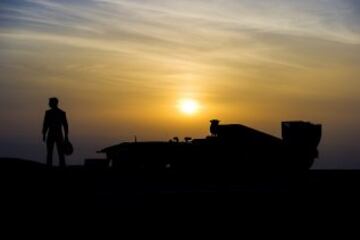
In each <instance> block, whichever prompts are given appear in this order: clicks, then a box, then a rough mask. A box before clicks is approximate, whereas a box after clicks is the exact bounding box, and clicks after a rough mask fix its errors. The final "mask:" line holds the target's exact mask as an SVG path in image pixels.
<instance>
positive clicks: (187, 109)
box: [178, 99, 199, 115]
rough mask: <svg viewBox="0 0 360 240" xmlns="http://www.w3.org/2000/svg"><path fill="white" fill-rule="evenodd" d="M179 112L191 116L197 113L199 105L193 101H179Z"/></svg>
mask: <svg viewBox="0 0 360 240" xmlns="http://www.w3.org/2000/svg"><path fill="white" fill-rule="evenodd" d="M178 107H179V110H180V111H181V112H182V113H184V114H186V115H193V114H195V113H197V112H198V111H199V104H198V102H197V101H195V100H193V99H183V100H180V101H179V104H178Z"/></svg>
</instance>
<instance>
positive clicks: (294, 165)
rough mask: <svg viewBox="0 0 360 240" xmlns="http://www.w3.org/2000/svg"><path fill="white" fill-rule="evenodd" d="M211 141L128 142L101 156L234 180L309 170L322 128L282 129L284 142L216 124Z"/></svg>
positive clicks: (117, 163) (125, 164)
mask: <svg viewBox="0 0 360 240" xmlns="http://www.w3.org/2000/svg"><path fill="white" fill-rule="evenodd" d="M210 122H211V126H210V133H211V135H210V136H208V137H206V138H203V139H193V140H191V139H190V138H186V141H184V142H180V141H179V140H178V138H175V141H174V140H170V141H168V142H160V141H158V142H156V141H154V142H124V143H121V144H118V145H114V146H111V147H107V148H105V149H102V150H101V151H99V153H105V154H106V157H107V160H108V161H109V162H110V164H111V167H112V168H116V169H119V170H125V171H127V170H145V171H149V172H151V171H154V172H158V171H168V172H171V171H172V172H176V173H180V174H185V173H195V174H210V175H214V174H220V175H224V174H230V173H236V172H241V171H249V170H255V171H257V170H258V171H288V170H295V171H297V170H300V171H303V170H308V169H310V168H311V166H312V165H313V163H314V160H315V159H316V158H317V157H318V150H317V147H318V145H319V143H320V140H321V134H322V126H321V125H320V124H312V123H310V122H304V121H292V122H283V123H282V139H281V138H278V137H275V136H272V135H270V134H267V133H264V132H261V131H258V130H255V129H253V128H250V127H247V126H244V125H241V124H227V125H223V124H220V121H218V120H212V121H210Z"/></svg>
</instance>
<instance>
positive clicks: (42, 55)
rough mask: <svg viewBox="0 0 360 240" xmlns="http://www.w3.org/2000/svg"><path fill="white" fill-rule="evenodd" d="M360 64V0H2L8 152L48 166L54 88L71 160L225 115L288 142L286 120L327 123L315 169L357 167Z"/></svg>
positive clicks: (0, 113) (0, 47)
mask: <svg viewBox="0 0 360 240" xmlns="http://www.w3.org/2000/svg"><path fill="white" fill-rule="evenodd" d="M359 65H360V2H359V1H357V0H317V1H313V0H311V1H310V0H303V1H297V0H257V1H254V0H181V1H179V0H63V1H55V0H43V1H42V0H27V1H18V0H2V1H0V73H1V74H0V156H12V157H20V158H28V159H36V160H38V161H41V162H45V146H44V144H43V143H42V141H41V138H42V137H41V127H42V120H43V117H44V111H45V110H46V109H47V108H48V106H47V101H48V98H49V97H53V96H56V97H58V98H59V99H60V108H62V109H63V110H65V111H66V113H67V116H68V120H69V123H70V139H71V140H72V142H73V144H74V146H75V154H74V155H73V156H71V157H70V158H69V160H68V161H69V162H70V163H72V164H81V163H82V162H83V159H84V158H94V157H103V156H102V155H99V154H96V151H98V150H100V149H102V148H103V147H106V146H109V145H112V144H116V143H120V142H122V141H133V139H134V137H135V136H136V138H137V139H138V140H140V141H142V140H143V141H146V140H168V139H170V138H172V137H173V136H179V137H180V138H183V137H185V136H191V137H194V138H199V137H205V136H207V135H209V120H210V119H213V118H217V119H220V120H221V121H222V122H223V123H241V124H245V125H248V126H251V127H254V128H257V129H259V130H262V131H265V132H268V133H271V134H273V135H276V136H279V137H280V136H281V129H280V123H281V121H286V120H305V121H311V122H313V123H321V124H323V138H322V142H321V144H320V147H319V150H320V158H319V159H318V160H317V161H316V163H315V166H314V168H350V169H355V168H360V148H359V147H358V146H359V144H358V142H360V126H359V123H360V111H359V110H358V108H359V107H358V106H359V104H360V81H359V80H360V79H359V77H360V68H359ZM186 99H187V100H190V101H194V102H196V103H197V104H198V106H197V107H198V109H197V111H196V112H195V113H193V114H186V113H184V112H182V111H180V110H179V106H178V105H179V102H181V101H183V100H186Z"/></svg>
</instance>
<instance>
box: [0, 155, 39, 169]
mask: <svg viewBox="0 0 360 240" xmlns="http://www.w3.org/2000/svg"><path fill="white" fill-rule="evenodd" d="M44 167H46V165H45V164H43V163H40V162H36V161H33V160H28V159H20V158H6V157H5V158H0V168H1V169H36V168H44Z"/></svg>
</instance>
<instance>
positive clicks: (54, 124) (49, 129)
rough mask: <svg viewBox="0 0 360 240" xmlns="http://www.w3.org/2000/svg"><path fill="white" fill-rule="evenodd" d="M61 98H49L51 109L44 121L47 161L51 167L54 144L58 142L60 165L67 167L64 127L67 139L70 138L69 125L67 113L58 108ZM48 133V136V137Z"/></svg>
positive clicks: (43, 132)
mask: <svg viewBox="0 0 360 240" xmlns="http://www.w3.org/2000/svg"><path fill="white" fill-rule="evenodd" d="M58 104H59V100H58V99H57V98H55V97H53V98H50V99H49V106H50V108H51V109H50V110H47V111H46V112H45V118H44V123H43V129H42V134H43V141H44V142H45V141H46V146H47V158H46V163H47V165H48V166H49V167H51V166H52V162H53V161H52V158H53V151H54V144H55V143H56V148H57V152H58V155H59V165H60V167H65V166H66V164H65V155H64V152H63V144H64V137H63V131H62V128H64V133H65V141H66V140H67V139H68V133H69V127H68V122H67V119H66V113H65V112H64V111H62V110H61V109H60V108H58ZM46 135H47V138H46Z"/></svg>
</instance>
